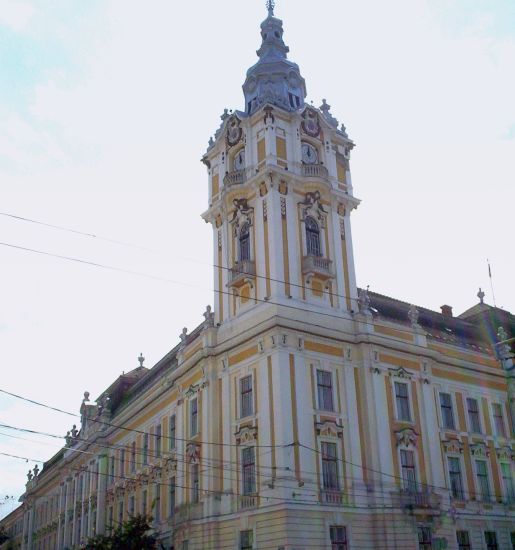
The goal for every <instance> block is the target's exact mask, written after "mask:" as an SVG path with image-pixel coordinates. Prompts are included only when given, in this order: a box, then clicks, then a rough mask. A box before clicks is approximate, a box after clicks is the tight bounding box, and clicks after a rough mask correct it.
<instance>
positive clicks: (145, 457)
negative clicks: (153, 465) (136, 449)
mask: <svg viewBox="0 0 515 550" xmlns="http://www.w3.org/2000/svg"><path fill="white" fill-rule="evenodd" d="M147 464H148V434H147V433H145V434H143V465H144V466H146V465H147Z"/></svg>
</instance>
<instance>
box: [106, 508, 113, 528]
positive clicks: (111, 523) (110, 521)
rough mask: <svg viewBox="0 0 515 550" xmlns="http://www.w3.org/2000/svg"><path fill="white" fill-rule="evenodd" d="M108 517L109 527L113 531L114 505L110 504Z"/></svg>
mask: <svg viewBox="0 0 515 550" xmlns="http://www.w3.org/2000/svg"><path fill="white" fill-rule="evenodd" d="M107 517H108V520H107V528H108V529H109V531H111V530H112V529H113V522H114V512H113V507H112V506H109V512H108V515H107Z"/></svg>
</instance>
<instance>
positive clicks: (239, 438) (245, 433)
mask: <svg viewBox="0 0 515 550" xmlns="http://www.w3.org/2000/svg"><path fill="white" fill-rule="evenodd" d="M234 435H235V436H236V444H237V445H248V444H249V443H253V442H254V441H256V440H257V428H256V427H255V426H245V427H244V428H240V429H239V430H238V431H237V432H236V433H235V434H234Z"/></svg>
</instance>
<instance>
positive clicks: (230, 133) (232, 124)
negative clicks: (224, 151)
mask: <svg viewBox="0 0 515 550" xmlns="http://www.w3.org/2000/svg"><path fill="white" fill-rule="evenodd" d="M242 136H243V129H242V128H241V121H240V119H239V118H238V117H237V116H236V115H232V116H231V117H229V120H228V121H227V138H226V139H227V145H228V146H229V147H233V146H234V145H237V144H238V143H239V142H240V141H241V138H242Z"/></svg>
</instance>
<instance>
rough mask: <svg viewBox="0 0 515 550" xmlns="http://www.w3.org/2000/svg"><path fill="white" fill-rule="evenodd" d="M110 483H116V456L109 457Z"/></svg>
mask: <svg viewBox="0 0 515 550" xmlns="http://www.w3.org/2000/svg"><path fill="white" fill-rule="evenodd" d="M109 483H114V456H110V457H109Z"/></svg>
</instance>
